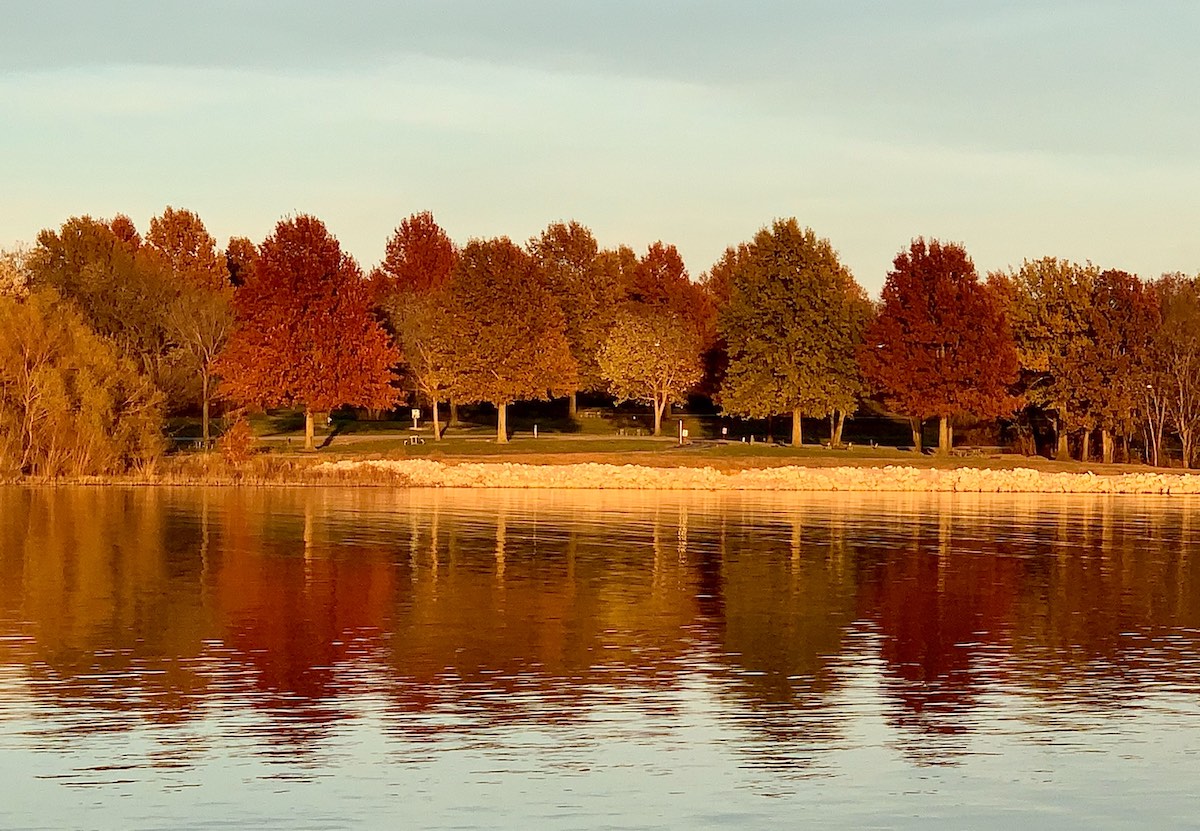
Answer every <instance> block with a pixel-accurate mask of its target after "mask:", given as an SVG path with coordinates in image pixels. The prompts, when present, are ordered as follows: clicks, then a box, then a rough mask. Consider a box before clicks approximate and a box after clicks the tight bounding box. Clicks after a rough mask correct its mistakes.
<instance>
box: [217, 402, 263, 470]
mask: <svg viewBox="0 0 1200 831" xmlns="http://www.w3.org/2000/svg"><path fill="white" fill-rule="evenodd" d="M254 445H255V439H254V431H253V430H251V429H250V422H248V421H247V420H246V417H245V416H244V415H243V414H242V413H238V414H237V415H236V416H234V417H232V419H231V423H230V424H229V426H228V427H226V428H225V432H224V433H222V434H221V438H219V439H217V449H218V450H220V451H221V456H222V457H223V458H224V459H225V461H226V462H228V463H229V464H231V465H241V464H245V463H246V462H247V461H249V459H250V457H251V456H253V455H254Z"/></svg>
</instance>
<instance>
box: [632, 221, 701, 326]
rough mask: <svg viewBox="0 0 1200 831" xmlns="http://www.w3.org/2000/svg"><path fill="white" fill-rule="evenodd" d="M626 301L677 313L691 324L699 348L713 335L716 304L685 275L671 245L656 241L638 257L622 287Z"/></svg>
mask: <svg viewBox="0 0 1200 831" xmlns="http://www.w3.org/2000/svg"><path fill="white" fill-rule="evenodd" d="M625 296H626V300H627V302H628V303H631V304H633V305H634V306H638V307H643V308H654V309H659V310H664V311H667V312H669V313H671V314H673V315H676V316H677V317H678V318H679V319H680V320H681V321H682V322H683V324H684V325H686V326H688V327H690V328H691V330H692V332H693V333H694V334H695V335H696V337H697V338H698V339H699V342H700V345H701V347H702V348H708V347H709V346H710V345H711V344H712V343H713V342H714V341H715V339H716V307H715V306H714V305H713V301H712V298H711V297H710V296H709V293H708V292H707V291H706V290H705V289H704V287H703V286H701V285H700V284H698V283H693V282H692V280H691V278H690V277H688V272H687V267H686V266H685V265H684V263H683V258H682V257H681V256H679V251H678V250H677V249H676V248H675V246H674V245H665V244H663V243H662V242H656V243H654V244H653V245H651V246H650V247H649V248H648V249H647V250H646V253H645V254H644V255H643V256H642V257H641V259H639V260H638V263H637V266H636V267H635V268H634V269H633V271H632V273H630V274H629V282H628V284H627V285H626V288H625Z"/></svg>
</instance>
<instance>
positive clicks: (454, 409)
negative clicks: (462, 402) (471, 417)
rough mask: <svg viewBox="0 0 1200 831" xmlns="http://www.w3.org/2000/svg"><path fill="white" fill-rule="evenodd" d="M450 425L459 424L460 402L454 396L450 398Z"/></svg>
mask: <svg viewBox="0 0 1200 831" xmlns="http://www.w3.org/2000/svg"><path fill="white" fill-rule="evenodd" d="M447 426H449V427H457V426H458V402H457V401H455V400H454V399H453V398H451V399H450V423H449V425H447Z"/></svg>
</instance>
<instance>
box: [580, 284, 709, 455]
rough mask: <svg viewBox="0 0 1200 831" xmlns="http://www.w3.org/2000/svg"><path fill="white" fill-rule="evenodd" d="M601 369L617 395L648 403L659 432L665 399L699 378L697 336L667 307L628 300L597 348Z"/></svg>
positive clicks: (676, 396)
mask: <svg viewBox="0 0 1200 831" xmlns="http://www.w3.org/2000/svg"><path fill="white" fill-rule="evenodd" d="M599 363H600V369H601V372H603V373H604V377H605V378H607V379H608V382H609V389H610V390H611V391H612V393H613V395H615V396H616V398H617V401H646V402H648V403H650V405H651V406H652V407H653V408H654V435H656V436H657V435H659V434H661V432H662V419H663V414H664V412H665V411H666V408H667V405H669V404H670V403H672V402H673V401H681V400H682V399H683V396H684V394H685V393H686V392H687V391H688V390H689V389H691V388H692V387H693V386H695V385H696V384H697V383H698V382H699V381H700V376H701V372H702V367H701V363H700V342H699V339H698V337H697V335H696V333H695V331H694V330H693V329H692V328H691V327H690V326H688V325H687V324H686V323H685V322H684V321H682V320H680V318H679V317H678V316H677V315H676V314H675V313H674V312H672V311H670V310H669V309H664V308H661V307H655V306H639V305H633V304H631V305H629V306H627V307H626V308H624V309H623V310H622V311H621V312H620V313H619V314H618V315H617V320H616V323H615V324H613V327H612V331H610V332H609V334H608V337H607V338H606V339H605V341H604V345H603V346H602V347H601V349H600V354H599Z"/></svg>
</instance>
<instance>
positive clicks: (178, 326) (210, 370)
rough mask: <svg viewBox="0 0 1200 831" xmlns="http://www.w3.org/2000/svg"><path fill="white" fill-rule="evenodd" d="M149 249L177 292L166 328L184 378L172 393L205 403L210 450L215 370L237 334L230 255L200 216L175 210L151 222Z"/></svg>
mask: <svg viewBox="0 0 1200 831" xmlns="http://www.w3.org/2000/svg"><path fill="white" fill-rule="evenodd" d="M143 250H145V251H147V252H148V254H149V255H150V256H154V257H157V258H158V262H159V263H160V268H161V270H162V271H163V273H164V274H165V275H167V277H168V279H169V280H170V281H171V284H172V286H173V288H174V296H173V297H172V298H171V301H170V303H169V304H168V305H167V308H166V310H165V311H166V323H167V330H168V332H169V333H170V336H171V339H172V341H173V342H174V344H175V349H174V351H173V352H172V355H171V357H172V363H173V366H174V368H175V369H176V370H177V371H178V373H180V374H181V376H182V377H181V378H180V379H179V380H177V381H175V383H172V384H170V385H169V386H168V389H170V390H172V391H174V392H176V394H177V395H178V396H179V397H181V398H183V399H184V400H186V401H188V402H189V403H191V402H194V401H195V399H196V398H197V397H198V398H199V401H200V413H201V417H200V420H201V434H202V436H203V438H204V445H205V447H207V446H208V445H209V442H210V438H211V430H210V417H209V415H210V410H211V406H212V399H213V392H214V382H215V381H216V376H215V373H214V369H215V366H216V360H217V356H218V355H219V354H220V352H221V350H222V349H223V348H224V346H225V341H226V339H227V338H228V337H229V333H230V331H231V330H232V329H233V283H232V282H231V281H230V278H229V269H228V267H227V265H226V260H225V256H224V254H223V253H221V252H220V251H218V250H217V241H216V240H215V239H213V236H212V235H211V234H210V233H208V229H207V228H205V227H204V223H203V222H202V221H201V219H200V217H199V216H197V215H196V214H195V213H193V212H192V211H189V210H186V209H179V208H172V207H167V208H166V209H165V210H164V211H163V212H162V215H161V216H156V217H154V218H153V219H151V220H150V230H149V231H148V232H147V233H146V240H145V245H144V246H143ZM184 379H190V380H187V381H185V380H184ZM196 380H199V389H198V390H197V389H196Z"/></svg>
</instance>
